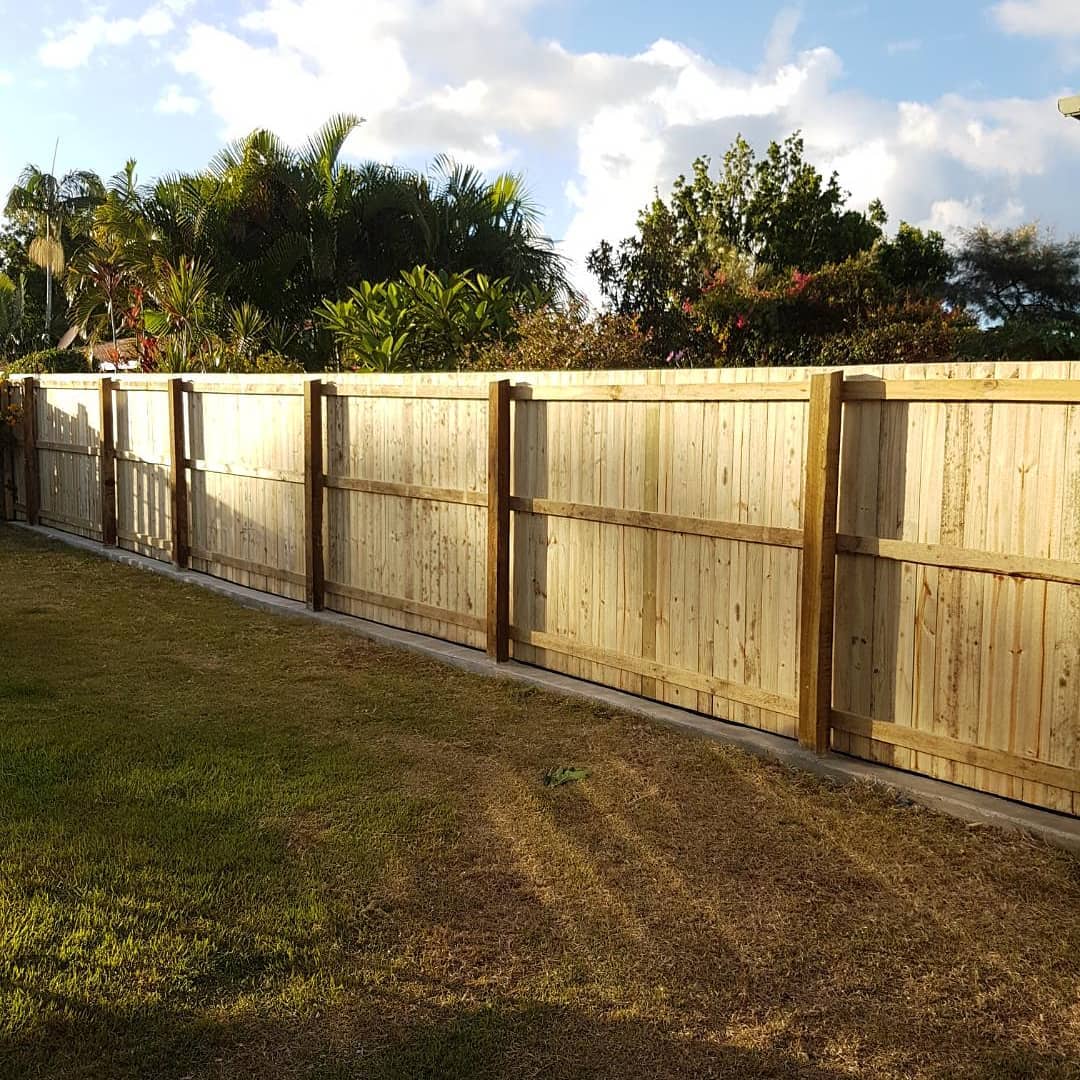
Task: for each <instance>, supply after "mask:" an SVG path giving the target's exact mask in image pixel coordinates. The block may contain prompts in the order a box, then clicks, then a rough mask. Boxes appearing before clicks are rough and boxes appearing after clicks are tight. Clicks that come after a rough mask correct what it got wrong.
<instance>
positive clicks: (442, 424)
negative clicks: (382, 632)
mask: <svg viewBox="0 0 1080 1080" xmlns="http://www.w3.org/2000/svg"><path fill="white" fill-rule="evenodd" d="M1077 376H1080V366H1078V365H1070V364H1067V363H1062V364H1044V365H1001V364H998V365H949V366H937V367H927V366H911V367H907V368H900V369H884V368H875V369H858V368H849V369H844V370H833V371H822V370H815V369H757V370H740V371H731V370H727V371H724V370H720V371H709V372H704V371H679V372H628V373H617V374H613V373H610V372H600V373H585V372H567V373H561V372H560V373H521V374H511V375H509V376H501V375H500V376H493V377H486V376H480V375H428V376H379V377H371V376H351V375H344V376H343V375H332V374H327V375H324V376H313V377H304V376H287V377H265V378H257V377H256V378H252V377H241V376H177V377H165V376H107V377H101V378H96V377H93V376H43V377H31V376H27V377H24V378H18V379H13V380H11V381H9V382H8V383H7V384H6V386H5V389H4V391H3V392H4V393H5V394H6V395H7V396H8V397H9V398H10V403H11V404H13V405H15V407H16V411H17V414H18V416H19V417H20V419H19V423H18V424H17V433H16V438H15V439H14V440H11V439H9V440H8V443H7V446H6V450H5V455H4V463H3V476H4V483H3V490H4V499H3V504H2V508H3V511H4V516H5V517H8V518H22V519H24V520H29V521H30V522H32V523H38V522H40V523H42V524H48V525H51V526H53V527H56V528H59V529H64V530H68V531H72V532H76V533H78V534H80V535H83V536H88V537H91V538H93V539H97V540H99V541H101V542H102V543H105V544H119V545H120V546H123V547H126V548H129V549H131V550H133V551H137V552H140V553H142V554H146V555H150V556H152V557H155V558H159V559H168V560H171V561H173V562H175V563H176V564H177V565H179V566H184V567H190V568H192V569H195V570H198V571H201V572H204V573H209V574H214V575H216V576H219V577H224V578H226V579H228V580H232V581H236V582H237V583H239V584H242V585H248V586H251V587H254V588H258V589H263V590H265V591H268V592H273V593H276V594H278V595H283V596H287V597H291V598H293V599H297V600H304V601H305V602H306V603H307V604H308V605H309V606H310V607H312V608H315V609H318V608H322V607H324V606H326V607H329V608H332V609H334V610H337V611H342V612H344V613H346V614H351V615H357V616H361V617H364V618H369V619H373V620H375V621H379V622H384V623H388V624H390V625H396V626H401V627H403V628H405V629H409V630H414V631H418V632H421V633H427V634H431V635H433V636H436V637H441V638H445V639H447V640H452V641H456V642H459V643H462V644H467V645H471V646H474V647H479V648H486V649H487V651H488V653H489V654H490V655H491V656H492V657H493V658H495V659H496V660H498V661H504V660H506V659H508V658H509V657H511V656H514V657H516V658H518V659H520V660H523V661H525V662H527V663H532V664H536V665H539V666H542V667H547V668H551V669H553V670H558V671H562V672H564V673H566V674H570V675H575V676H578V677H581V678H586V679H590V680H592V681H595V682H599V683H604V684H607V685H612V686H615V687H617V688H619V689H623V690H627V691H629V692H631V693H637V694H641V695H643V696H647V697H651V698H655V699H657V700H660V701H665V702H668V703H671V704H676V705H680V706H683V707H687V708H691V709H695V710H697V711H700V712H705V713H708V714H711V715H715V716H718V717H722V718H724V719H728V720H732V721H735V722H738V723H743V724H748V725H750V726H754V727H758V728H761V729H763V730H767V731H772V732H776V733H779V734H783V735H787V736H790V737H797V738H798V739H799V741H800V742H801V743H802V744H803V745H804V746H807V747H809V748H812V749H814V750H815V751H817V752H826V751H828V750H830V749H833V750H838V751H841V752H845V753H849V754H853V755H855V756H859V757H863V758H867V759H869V760H873V761H877V762H880V763H884V764H888V765H892V766H895V767H897V768H901V769H906V770H911V771H915V772H921V773H925V774H927V775H931V776H936V777H938V778H941V779H946V780H950V781H952V782H955V783H959V784H963V785H965V786H968V787H972V788H975V789H977V790H982V791H989V792H993V793H996V794H1001V795H1005V796H1008V797H1011V798H1015V799H1019V800H1022V801H1025V802H1029V803H1033V804H1035V805H1040V806H1046V807H1049V808H1051V809H1056V810H1060V811H1063V812H1066V813H1071V814H1080V378H1078V377H1077ZM4 404H5V403H4V402H0V407H3V405H4Z"/></svg>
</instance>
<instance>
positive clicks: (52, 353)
mask: <svg viewBox="0 0 1080 1080" xmlns="http://www.w3.org/2000/svg"><path fill="white" fill-rule="evenodd" d="M7 370H8V371H9V372H10V373H11V374H12V375H64V374H74V373H78V372H84V371H89V370H90V361H89V359H88V358H87V355H86V353H85V352H83V351H82V350H81V349H41V350H40V351H39V352H32V353H27V354H26V355H25V356H20V357H19V358H18V359H17V360H13V361H12V362H11V363H10V364H9V365H8V366H7Z"/></svg>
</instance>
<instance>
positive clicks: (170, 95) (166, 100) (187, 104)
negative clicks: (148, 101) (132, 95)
mask: <svg viewBox="0 0 1080 1080" xmlns="http://www.w3.org/2000/svg"><path fill="white" fill-rule="evenodd" d="M198 108H199V101H198V98H193V97H191V96H189V95H188V94H185V93H184V92H183V90H181V89H180V87H179V86H177V84H176V83H170V84H169V85H168V86H166V87H165V89H164V90H163V91H162V92H161V97H160V98H158V101H157V104H156V105H155V106H154V109H155V111H156V112H159V113H166V114H173V113H184V114H186V115H188V116H190V115H191V114H192V113H194V112H196V111H197V110H198Z"/></svg>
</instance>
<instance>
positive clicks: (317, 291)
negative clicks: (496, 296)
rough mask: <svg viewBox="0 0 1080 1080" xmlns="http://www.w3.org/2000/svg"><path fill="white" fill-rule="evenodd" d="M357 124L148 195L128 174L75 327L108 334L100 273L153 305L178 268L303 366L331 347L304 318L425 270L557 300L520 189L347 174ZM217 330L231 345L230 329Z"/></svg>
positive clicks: (364, 170)
mask: <svg viewBox="0 0 1080 1080" xmlns="http://www.w3.org/2000/svg"><path fill="white" fill-rule="evenodd" d="M360 124H361V121H360V119H359V118H358V117H355V116H351V115H347V114H346V115H340V116H335V117H331V119H330V120H329V121H328V122H327V123H326V124H325V125H323V127H322V128H320V129H319V130H318V131H317V132H315V134H314V135H312V137H311V138H310V139H309V140H308V141H307V143H306V144H305V145H304V146H302V147H300V148H295V149H294V148H292V147H289V146H288V145H286V144H285V143H283V142H282V141H281V140H280V139H278V138H277V137H276V136H275V135H273V134H272V133H271V132H268V131H262V130H260V131H255V132H252V133H251V135H249V136H248V137H246V138H244V139H241V140H239V141H238V142H235V143H233V144H231V145H229V146H227V147H225V148H224V149H223V150H222V151H221V152H220V153H219V154H217V155H216V156H215V157H214V158H213V159H212V160H211V162H210V163H209V165H208V166H207V168H206V169H204V170H202V171H200V172H197V173H191V174H174V175H170V176H165V177H163V178H161V179H160V180H158V181H157V182H156V183H153V184H150V185H145V186H140V185H139V184H138V183H137V180H136V177H135V166H134V162H129V163H128V165H127V167H126V168H125V170H124V171H123V172H122V173H120V174H118V175H117V176H116V177H114V178H113V180H112V181H110V184H109V187H108V190H107V192H106V193H105V197H104V198H103V199H102V200H101V202H100V203H99V205H98V206H97V207H96V208H95V210H94V213H93V221H92V227H91V230H90V231H91V238H92V243H91V244H90V245H88V253H87V258H85V259H83V260H81V262H80V266H79V267H78V268H77V269H78V272H77V273H72V274H70V275H69V276H68V285H69V288H70V289H71V290H72V293H73V299H74V301H75V303H76V305H77V308H78V312H79V317H80V319H81V320H83V321H84V322H85V323H86V325H87V326H89V327H96V328H97V332H98V333H102V332H103V331H104V329H105V324H104V323H103V322H101V321H100V317H101V314H102V313H105V314H107V312H108V310H109V303H110V302H109V301H108V300H107V298H106V296H105V293H104V291H103V289H102V284H103V282H102V280H101V275H100V274H98V273H97V271H99V270H102V269H104V268H105V266H106V264H107V265H108V266H109V267H110V268H112V269H115V270H116V271H117V272H118V274H117V275H116V276H114V281H115V283H116V285H117V286H118V287H119V286H120V285H121V284H122V282H121V278H120V276H119V272H120V271H122V272H123V275H126V277H127V279H128V284H129V285H130V286H131V287H132V288H135V287H137V288H139V289H141V290H142V291H143V292H144V293H146V294H147V295H150V294H152V293H153V292H154V291H155V289H157V288H158V286H159V283H160V282H161V281H162V280H163V275H164V274H165V273H166V272H167V271H166V268H169V269H172V270H175V269H176V268H177V267H179V265H180V263H181V260H188V261H189V262H192V263H197V264H198V265H199V266H200V267H202V268H204V269H205V270H207V272H208V273H209V275H210V277H209V282H208V289H209V294H208V298H209V299H213V300H214V301H215V303H216V309H215V310H217V311H218V313H219V314H220V312H221V311H223V310H225V309H226V308H228V307H230V306H231V307H232V308H235V309H238V310H239V309H240V308H241V307H242V306H243V305H248V311H249V313H250V312H251V311H258V312H259V313H260V315H261V316H262V317H263V318H264V319H265V320H267V323H268V328H267V334H266V336H267V339H268V340H269V339H270V338H273V340H274V341H276V342H277V343H278V344H282V343H284V342H289V343H290V346H289V347H290V348H291V349H292V350H294V351H295V350H301V351H302V352H304V353H306V354H308V355H311V354H319V350H322V356H323V359H326V349H327V348H328V347H329V343H330V338H329V335H328V334H326V333H325V332H320V331H319V329H318V327H319V325H320V324H319V323H318V322H317V321H314V320H313V317H312V316H313V312H314V310H315V309H316V308H318V307H319V306H320V304H321V302H322V301H324V300H331V301H335V300H339V299H342V298H344V297H345V296H346V295H347V294H348V291H349V289H350V288H351V287H353V286H356V285H357V284H359V283H360V282H363V281H368V282H371V283H378V282H388V281H394V280H396V279H397V278H398V276H399V275H400V274H402V273H404V272H406V271H409V270H411V268H413V267H417V266H423V267H426V268H427V269H429V270H431V271H432V272H434V273H436V274H440V273H448V274H459V275H465V274H468V273H474V274H478V275H483V276H484V277H486V278H488V279H490V280H504V279H505V281H506V283H507V285H506V287H507V289H509V290H510V291H511V292H515V293H516V292H521V293H522V294H528V293H530V292H531V291H532V290H534V289H540V290H542V291H544V292H545V293H547V294H549V295H555V294H558V293H566V292H567V291H568V286H567V282H566V277H565V268H564V265H563V262H562V259H561V257H560V256H559V255H558V253H557V252H556V251H555V249H554V245H553V244H552V243H551V241H550V240H548V239H547V238H546V237H544V236H543V235H542V233H541V232H540V228H539V225H540V215H539V211H538V209H537V207H536V206H535V204H534V203H533V201H532V199H531V196H530V195H529V192H528V189H527V187H526V185H525V183H524V180H523V178H522V177H520V176H516V175H511V174H505V175H502V176H497V177H495V178H494V179H493V180H490V181H489V180H487V179H486V178H485V177H484V176H483V175H482V174H480V173H479V172H477V171H476V170H474V169H471V168H468V167H465V166H460V165H456V164H455V163H454V162H452V161H451V160H449V159H448V158H439V159H437V160H436V162H435V164H434V165H433V166H432V168H431V170H430V171H429V172H428V173H427V174H422V173H418V172H414V171H412V170H407V169H401V168H398V167H395V166H390V165H381V164H377V163H370V162H369V163H366V164H362V165H353V164H350V163H348V162H346V161H344V160H343V159H342V151H343V147H344V144H345V142H346V140H347V139H348V138H349V136H350V135H351V134H352V133H353V132H354V131H356V130H357V128H358V127H359V125H360ZM91 248H92V249H94V250H93V257H92V258H91V256H90V249H91ZM90 271H92V272H90ZM210 294H212V295H210ZM114 306H115V305H114ZM95 311H96V312H97V313H98V315H97V316H96V317H95V318H97V319H98V321H97V322H95V321H94V318H90V316H91V315H92V314H93V312H95ZM87 320H88V321H87ZM219 329H220V330H221V332H222V333H223V334H224V335H225V337H226V339H228V336H229V333H230V331H229V328H228V327H227V326H224V325H223V326H222V327H220V328H219Z"/></svg>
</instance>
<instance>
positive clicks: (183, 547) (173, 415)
mask: <svg viewBox="0 0 1080 1080" xmlns="http://www.w3.org/2000/svg"><path fill="white" fill-rule="evenodd" d="M169 525H170V529H169V536H170V538H171V547H172V557H173V562H174V563H175V564H176V565H177V566H180V567H185V566H187V565H188V558H189V551H190V538H189V530H188V486H187V435H186V422H185V409H184V383H183V381H182V380H181V379H179V378H175V379H173V380H171V381H170V382H169Z"/></svg>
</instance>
